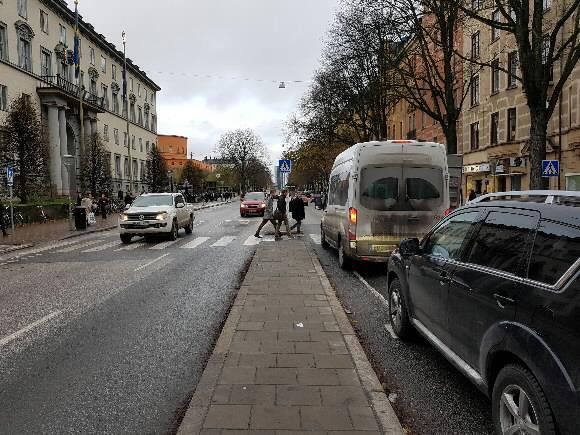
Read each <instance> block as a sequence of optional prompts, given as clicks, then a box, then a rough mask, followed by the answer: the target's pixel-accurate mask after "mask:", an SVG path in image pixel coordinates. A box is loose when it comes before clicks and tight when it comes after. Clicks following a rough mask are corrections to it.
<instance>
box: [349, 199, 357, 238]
mask: <svg viewBox="0 0 580 435" xmlns="http://www.w3.org/2000/svg"><path fill="white" fill-rule="evenodd" d="M357 216H358V212H357V209H356V208H354V207H351V208H349V209H348V222H349V226H348V240H349V241H356V222H357Z"/></svg>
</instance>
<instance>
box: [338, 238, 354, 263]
mask: <svg viewBox="0 0 580 435" xmlns="http://www.w3.org/2000/svg"><path fill="white" fill-rule="evenodd" d="M338 265H339V266H340V268H341V269H343V270H348V269H350V267H351V265H352V263H351V260H350V258H348V256H347V255H346V252H344V241H343V240H340V241H339V243H338Z"/></svg>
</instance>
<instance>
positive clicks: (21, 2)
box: [13, 0, 28, 19]
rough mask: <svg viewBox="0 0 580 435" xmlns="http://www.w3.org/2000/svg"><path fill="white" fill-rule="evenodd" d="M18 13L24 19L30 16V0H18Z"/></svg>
mask: <svg viewBox="0 0 580 435" xmlns="http://www.w3.org/2000/svg"><path fill="white" fill-rule="evenodd" d="M13 4H14V3H13ZM18 15H20V16H21V17H22V18H24V19H26V18H28V0H18Z"/></svg>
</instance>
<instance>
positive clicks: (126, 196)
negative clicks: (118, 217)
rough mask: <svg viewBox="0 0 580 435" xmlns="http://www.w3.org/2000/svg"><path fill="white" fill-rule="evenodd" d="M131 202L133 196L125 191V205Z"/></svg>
mask: <svg viewBox="0 0 580 435" xmlns="http://www.w3.org/2000/svg"><path fill="white" fill-rule="evenodd" d="M132 203H133V197H132V196H131V192H127V194H126V195H125V206H127V205H131V204H132Z"/></svg>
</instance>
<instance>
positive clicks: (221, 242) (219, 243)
mask: <svg viewBox="0 0 580 435" xmlns="http://www.w3.org/2000/svg"><path fill="white" fill-rule="evenodd" d="M236 239H237V237H236V236H224V237H222V238H221V239H219V240H218V241H217V242H215V243H214V244H213V245H211V246H228V245H229V244H230V243H232V242H233V241H234V240H236Z"/></svg>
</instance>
